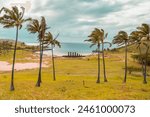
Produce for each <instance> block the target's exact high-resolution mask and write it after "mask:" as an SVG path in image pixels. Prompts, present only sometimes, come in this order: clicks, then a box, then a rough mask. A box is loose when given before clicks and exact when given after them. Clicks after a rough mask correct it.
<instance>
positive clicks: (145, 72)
mask: <svg viewBox="0 0 150 117" xmlns="http://www.w3.org/2000/svg"><path fill="white" fill-rule="evenodd" d="M148 51H149V47H148V48H147V50H146V57H145V64H144V81H143V83H144V84H147V78H146V77H147V57H148Z"/></svg>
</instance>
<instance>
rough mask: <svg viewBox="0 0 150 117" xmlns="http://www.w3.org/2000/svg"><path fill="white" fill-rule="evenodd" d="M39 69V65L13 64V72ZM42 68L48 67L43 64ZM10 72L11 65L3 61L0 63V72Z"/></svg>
mask: <svg viewBox="0 0 150 117" xmlns="http://www.w3.org/2000/svg"><path fill="white" fill-rule="evenodd" d="M38 67H39V63H16V64H15V70H16V71H20V70H25V69H36V68H38ZM42 67H48V65H46V64H43V65H42ZM11 70H12V64H9V63H8V62H5V61H0V72H4V71H11Z"/></svg>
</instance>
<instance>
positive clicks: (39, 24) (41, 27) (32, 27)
mask: <svg viewBox="0 0 150 117" xmlns="http://www.w3.org/2000/svg"><path fill="white" fill-rule="evenodd" d="M47 29H48V28H47V26H46V21H45V18H44V17H41V21H38V20H37V19H33V20H32V21H31V23H30V24H29V25H28V26H27V30H28V31H29V32H30V33H33V34H35V33H37V34H38V41H39V47H40V64H39V74H38V80H37V83H36V86H37V87H40V84H41V82H42V80H41V70H42V58H43V47H44V46H43V42H44V37H45V31H46V30H47Z"/></svg>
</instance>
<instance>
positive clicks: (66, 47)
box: [44, 43, 108, 56]
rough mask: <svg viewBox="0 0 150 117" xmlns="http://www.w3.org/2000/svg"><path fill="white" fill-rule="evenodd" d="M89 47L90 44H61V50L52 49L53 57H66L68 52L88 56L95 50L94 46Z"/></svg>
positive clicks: (46, 52)
mask: <svg viewBox="0 0 150 117" xmlns="http://www.w3.org/2000/svg"><path fill="white" fill-rule="evenodd" d="M90 45H91V44H90V43H61V48H59V47H55V48H54V55H58V56H62V55H68V52H77V53H78V54H80V55H90V54H92V51H93V50H96V49H97V47H96V46H93V47H92V48H90ZM106 48H108V46H105V49H106ZM44 53H45V54H51V52H50V51H45V52H44Z"/></svg>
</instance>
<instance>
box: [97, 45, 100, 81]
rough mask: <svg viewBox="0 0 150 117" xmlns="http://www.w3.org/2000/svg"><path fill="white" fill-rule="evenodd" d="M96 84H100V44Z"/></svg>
mask: <svg viewBox="0 0 150 117" xmlns="http://www.w3.org/2000/svg"><path fill="white" fill-rule="evenodd" d="M96 83H100V44H98V78H97V81H96Z"/></svg>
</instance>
